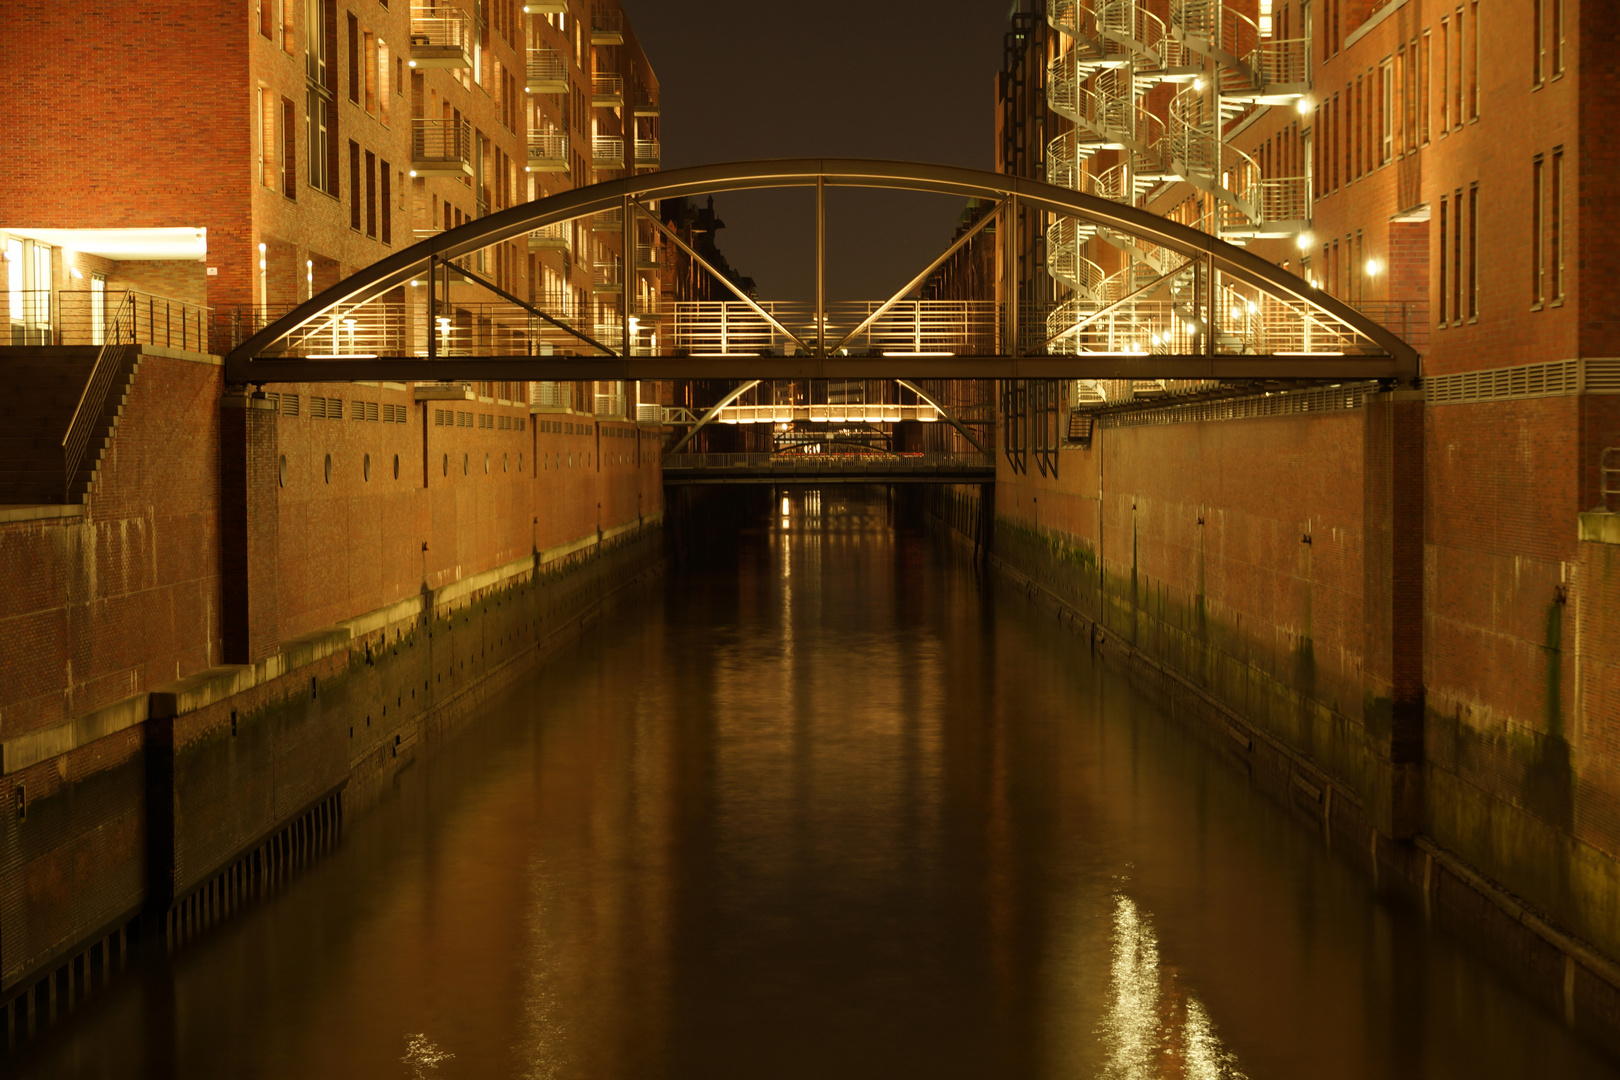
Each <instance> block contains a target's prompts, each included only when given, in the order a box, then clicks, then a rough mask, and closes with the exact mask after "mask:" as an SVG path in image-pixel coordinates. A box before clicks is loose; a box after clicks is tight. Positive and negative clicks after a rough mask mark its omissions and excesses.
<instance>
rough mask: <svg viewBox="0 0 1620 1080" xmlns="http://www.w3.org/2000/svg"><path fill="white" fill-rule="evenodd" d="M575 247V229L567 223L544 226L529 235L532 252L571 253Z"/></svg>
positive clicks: (560, 222) (561, 222)
mask: <svg viewBox="0 0 1620 1080" xmlns="http://www.w3.org/2000/svg"><path fill="white" fill-rule="evenodd" d="M573 246H574V231H573V227H572V225H571V223H569V222H566V221H559V222H558V223H557V224H555V225H544V226H542V227H540V228H538V229H535V230H534V231H533V232H531V233H530V234H529V250H530V251H571V250H572V249H573Z"/></svg>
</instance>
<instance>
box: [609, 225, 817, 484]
mask: <svg viewBox="0 0 1620 1080" xmlns="http://www.w3.org/2000/svg"><path fill="white" fill-rule="evenodd" d="M636 208H637V209H639V210H640V211H641V212H642V213H643V214H645V215H646V216H647V220H648V221H650V222H652V226H653V228H655V229H657V230H658V231H659V232H661V233H663V234H664V236H665V237H666V238H667V239H668V240H669V242H670V243H672V244H674V245H675V246H676V247H678V248H680V249H681V250H682V251H684V252H686V256H687V258H689V259H691V260H692V261H693V262H695V263H697V264H698V265H699V266H701V267H703V269H705V270H707V271H708V272H709V274H710V276H712V277H713V278H714V279H715V280H716V281H718V282H719V283H720V284H722V285H724V286H725V287H726V288H728V289H730V290H731V291H732V293H733V294H735V295H736V297H737V299H739V300H741V301H742V302H743V303H745V304H747V305H748V306H749V307H751V308H753V309H754V314H755V315H758V316H759V317H760V318H762V319H764V320H765V321H766V322H768V323H770V324H771V325H772V326H774V327H775V328H776V330H777V332H778V333H780V334H782V335H783V336H784V337H787V338H790V339H792V341H793V342H794V344H796V345H798V346H799V348H800V349H803V350H804V351H805V353H806V354H813V353H814V352H815V350H814V349H812V348H810V346H808V345H806V344H805V343H804V342H803V341H802V340H800V338H799V335H798V334H795V333H794V332H793V331H791V330H789V329H788V328H787V327H785V326H783V325H782V324H781V323H780V322H777V320H776V316H774V315H772V314H771V313H770V312H768V311H766V310H765V309H764V308H763V307H761V306H760V305H759V302H758V301H756V300H755V299H754V298H753V297H752V296H749V295H748V294H747V293H745V292H743V291H742V290H741V289H739V288H737V286H736V284H735V283H733V282H732V280H731V279H730V278H728V277H726V276H725V275H724V274H722V273H720V271H718V270H716V269H715V268H714V267H713V266H711V265H709V261H708V260H707V259H705V258H704V257H703V256H701V255H699V254H698V253H697V252H695V251H693V250H692V247H691V245H690V244H688V243H687V242H686V241H684V240H682V239H681V238H680V237H679V236H676V235H675V233H674V232H673V231H671V230H670V228H669V226H667V225H665V224H664V223H663V222H662V221H659V220H658V216H657V215H656V214H654V213H653V212H652V211H651V210H648V209H647V207H646V205H645V204H643V203H641V202H639V201H638V202H637V203H636ZM687 437H688V438H690V437H691V436H690V435H688V436H687ZM672 452H673V451H672Z"/></svg>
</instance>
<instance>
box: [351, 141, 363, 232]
mask: <svg viewBox="0 0 1620 1080" xmlns="http://www.w3.org/2000/svg"><path fill="white" fill-rule="evenodd" d="M362 190H363V189H362V188H361V187H360V146H359V144H357V143H355V142H353V141H352V140H351V141H350V143H349V228H351V229H355V230H359V228H360V193H361V191H362Z"/></svg>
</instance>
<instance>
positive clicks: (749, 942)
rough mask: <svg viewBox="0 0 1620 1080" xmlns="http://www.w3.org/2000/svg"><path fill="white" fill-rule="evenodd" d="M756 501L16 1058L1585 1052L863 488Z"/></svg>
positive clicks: (503, 1069) (1051, 1058)
mask: <svg viewBox="0 0 1620 1080" xmlns="http://www.w3.org/2000/svg"><path fill="white" fill-rule="evenodd" d="M782 498H783V493H781V492H777V493H774V494H772V495H771V496H770V497H769V501H766V499H765V498H761V499H760V502H759V505H758V511H759V516H758V521H759V526H758V528H757V529H753V530H750V531H748V532H747V533H746V534H744V535H741V536H737V537H732V538H730V539H729V540H726V541H723V542H719V543H717V544H716V545H715V547H714V549H713V550H712V552H710V553H709V556H708V557H707V558H706V559H705V560H703V561H701V562H700V563H699V564H698V565H695V566H692V567H689V568H687V569H685V570H682V571H681V572H678V573H676V574H673V575H672V576H671V577H670V578H669V580H668V582H667V584H666V586H665V587H664V588H662V589H659V590H654V591H653V592H652V593H650V594H649V595H648V597H647V599H646V602H645V603H641V604H637V605H633V606H627V607H625V608H622V609H620V610H618V611H617V612H615V613H613V614H611V615H609V616H608V617H606V618H604V619H603V620H602V622H601V623H599V624H598V625H597V627H596V628H595V629H593V630H592V631H590V632H589V633H587V634H586V635H585V637H584V638H583V639H582V640H580V641H579V642H578V643H577V644H576V645H573V646H570V647H568V648H567V649H565V650H563V651H562V652H561V653H559V654H558V655H556V656H555V657H554V658H553V659H551V660H550V661H548V663H547V664H546V666H545V667H544V669H543V670H542V671H541V672H540V673H538V674H537V675H536V677H534V678H533V679H531V680H529V681H527V682H525V683H523V684H522V685H521V686H518V687H517V688H515V689H514V690H513V691H512V692H511V693H510V694H508V695H506V696H505V697H503V698H500V699H497V700H495V701H492V702H491V703H490V705H489V706H488V711H489V712H490V713H491V714H492V715H491V717H490V719H489V720H488V721H486V722H480V723H477V724H473V725H469V726H467V727H465V728H463V729H462V730H461V731H460V733H459V734H458V735H457V736H456V737H455V739H454V741H452V742H451V743H449V744H448V745H446V746H445V747H443V748H442V749H440V750H439V751H438V752H437V753H435V754H433V755H430V756H428V757H426V758H425V759H424V760H423V761H421V762H418V763H417V764H416V765H414V766H413V767H411V768H409V769H408V770H406V772H405V773H403V774H402V775H401V776H400V777H399V778H398V781H397V783H396V784H395V786H394V790H393V791H392V792H390V793H389V794H388V795H387V796H385V797H384V798H383V800H382V801H381V803H380V804H379V805H378V806H377V807H376V808H375V809H373V810H370V811H367V812H365V813H363V814H358V815H355V816H354V817H353V818H351V820H350V821H349V822H348V824H347V826H346V829H347V831H346V834H345V836H344V838H343V842H342V844H341V845H340V846H339V848H338V850H337V851H336V852H335V853H334V854H333V855H332V856H330V857H329V858H326V859H323V860H322V861H320V862H319V863H317V864H315V865H314V866H312V867H311V868H310V869H309V870H308V871H306V872H304V873H302V874H300V875H299V876H297V877H296V878H294V879H293V880H292V881H291V882H290V884H289V885H288V887H287V888H286V890H285V891H284V892H282V893H281V894H280V895H279V896H277V897H276V898H275V899H274V900H273V901H271V902H269V903H266V904H262V905H258V906H254V907H250V908H249V909H247V910H246V911H244V912H243V913H242V915H241V916H240V917H238V918H235V919H233V920H232V921H231V922H229V923H227V924H226V925H224V926H222V927H221V928H219V929H218V930H217V931H214V932H212V933H210V934H209V935H207V936H205V937H204V938H203V939H201V941H200V942H199V944H198V945H197V946H196V947H194V948H189V949H188V950H187V951H186V952H184V953H182V954H180V955H179V956H178V957H177V958H175V959H174V961H173V962H172V964H165V963H163V962H161V961H157V960H152V961H143V962H142V965H141V967H140V969H139V970H138V971H137V973H136V975H135V976H134V977H132V978H130V979H127V980H125V981H124V982H123V983H122V984H120V985H119V986H117V987H115V989H114V990H113V992H111V993H110V994H108V995H107V996H106V997H105V998H104V999H103V1000H102V1001H100V1002H98V1003H95V1004H93V1005H92V1006H91V1007H89V1008H87V1009H85V1010H83V1011H82V1012H81V1013H80V1015H79V1016H78V1017H77V1018H76V1019H75V1021H74V1023H73V1025H72V1026H71V1028H68V1029H64V1031H65V1032H66V1034H64V1035H63V1036H62V1037H59V1038H55V1039H54V1040H53V1041H51V1042H50V1043H48V1044H47V1045H46V1046H45V1047H44V1048H43V1050H42V1052H41V1053H39V1054H36V1055H35V1056H34V1057H33V1058H32V1060H31V1061H30V1062H29V1063H28V1065H29V1068H27V1069H24V1070H22V1072H21V1075H28V1074H29V1073H30V1072H32V1073H35V1074H37V1075H73V1076H82V1077H91V1078H94V1077H123V1076H150V1077H154V1078H156V1077H164V1078H167V1077H179V1078H182V1080H190V1078H212V1077H216V1076H241V1077H252V1078H256V1077H266V1078H269V1077H300V1078H303V1077H309V1078H327V1077H331V1078H334V1080H335V1078H344V1080H348V1078H351V1077H370V1076H382V1077H407V1078H411V1077H418V1076H424V1077H427V1076H430V1077H444V1078H454V1077H480V1078H482V1077H525V1078H535V1080H574V1078H582V1080H583V1078H602V1077H635V1078H640V1077H651V1078H659V1077H665V1078H669V1080H685V1078H693V1080H697V1078H702V1080H730V1078H739V1080H741V1078H757V1077H771V1078H773V1080H775V1078H778V1077H781V1078H796V1077H804V1078H806V1080H810V1078H814V1080H827V1078H829V1077H830V1078H835V1080H860V1078H865V1077H874V1078H875V1077H882V1078H884V1080H889V1078H893V1077H900V1076H924V1077H928V1078H929V1080H946V1078H955V1077H961V1078H984V1077H997V1078H1002V1077H1005V1078H1032V1080H1033V1078H1040V1080H1059V1078H1062V1080H1068V1078H1077V1080H1093V1078H1096V1080H1138V1078H1141V1080H1172V1078H1174V1080H1240V1078H1243V1080H1273V1078H1275V1080H1300V1078H1306V1077H1309V1078H1311V1080H1352V1078H1368V1080H1371V1078H1380V1080H1381V1078H1384V1077H1423V1078H1434V1080H1452V1078H1456V1080H1463V1078H1468V1080H1475V1078H1496V1077H1502V1078H1506V1077H1519V1076H1527V1075H1547V1076H1572V1077H1573V1076H1581V1077H1588V1076H1590V1077H1602V1076H1613V1075H1615V1073H1614V1071H1613V1070H1612V1069H1611V1067H1610V1066H1609V1065H1607V1064H1606V1063H1604V1062H1603V1061H1602V1060H1601V1059H1599V1058H1598V1057H1596V1056H1595V1055H1593V1054H1592V1053H1591V1052H1590V1051H1589V1050H1588V1049H1587V1048H1586V1047H1585V1046H1584V1044H1582V1043H1580V1042H1579V1041H1577V1040H1575V1039H1574V1038H1572V1037H1571V1036H1570V1035H1569V1033H1568V1032H1566V1031H1565V1030H1564V1029H1563V1028H1562V1026H1561V1025H1560V1023H1559V1021H1558V1019H1557V1018H1556V1017H1551V1016H1549V1015H1548V1014H1546V1013H1545V1012H1543V1011H1542V1010H1540V1009H1538V1008H1537V1007H1535V1006H1533V1005H1531V1004H1529V1003H1528V1002H1526V1001H1525V1000H1524V999H1523V998H1522V997H1520V996H1518V995H1517V994H1515V993H1514V992H1512V991H1511V990H1510V989H1508V988H1506V987H1505V986H1504V984H1503V983H1502V981H1501V980H1499V979H1498V978H1497V977H1495V976H1494V975H1493V974H1492V973H1491V972H1490V970H1489V969H1487V968H1486V967H1484V966H1483V965H1481V964H1480V963H1478V962H1476V961H1475V960H1472V959H1470V957H1469V956H1468V955H1467V954H1466V953H1464V952H1463V951H1461V950H1459V949H1458V948H1457V947H1456V946H1455V945H1453V944H1452V943H1450V942H1449V941H1447V940H1446V939H1445V938H1444V937H1442V936H1440V935H1437V934H1434V933H1432V932H1430V931H1428V930H1427V929H1426V928H1425V927H1424V925H1423V922H1422V918H1421V915H1419V914H1414V913H1412V912H1410V911H1407V910H1406V909H1404V908H1401V907H1398V906H1391V905H1389V904H1385V903H1381V902H1379V901H1378V900H1377V899H1376V898H1374V897H1372V896H1371V895H1369V890H1368V888H1367V885H1366V883H1365V882H1364V881H1362V880H1361V879H1360V878H1358V877H1357V876H1356V875H1355V874H1354V873H1352V872H1350V871H1348V870H1347V869H1346V868H1344V867H1343V866H1341V865H1339V864H1338V863H1336V862H1334V860H1333V859H1332V858H1331V857H1330V856H1328V855H1327V854H1326V853H1325V852H1324V850H1323V847H1322V844H1321V842H1320V839H1319V838H1317V837H1315V836H1312V835H1310V834H1309V832H1308V831H1307V830H1305V829H1303V828H1301V827H1300V826H1299V824H1298V823H1297V822H1295V821H1294V820H1292V819H1291V818H1289V817H1288V816H1287V815H1286V814H1284V813H1282V812H1281V811H1279V810H1278V809H1277V808H1276V807H1275V806H1273V805H1272V804H1270V803H1269V802H1267V801H1266V800H1264V799H1263V798H1259V797H1257V796H1256V795H1255V794H1254V793H1253V791H1252V789H1250V788H1249V786H1248V784H1247V782H1246V780H1245V779H1244V778H1243V777H1242V776H1240V775H1238V774H1237V773H1235V772H1234V771H1232V770H1231V768H1230V767H1229V766H1228V765H1227V764H1225V763H1224V762H1222V761H1220V760H1218V759H1217V758H1216V757H1215V756H1213V755H1211V754H1210V752H1209V751H1208V750H1206V749H1204V748H1202V747H1200V746H1198V745H1196V744H1195V743H1193V742H1192V741H1191V740H1189V739H1188V738H1187V737H1186V735H1185V733H1184V732H1182V731H1180V730H1179V729H1178V728H1176V727H1175V726H1174V725H1172V724H1169V723H1167V722H1165V721H1164V719H1163V718H1162V717H1161V716H1160V715H1159V713H1158V712H1157V711H1156V710H1154V709H1153V708H1151V707H1149V706H1147V705H1145V704H1144V703H1143V702H1142V701H1141V699H1140V698H1138V697H1137V696H1136V695H1135V694H1133V693H1132V692H1131V691H1130V690H1129V688H1128V687H1127V686H1125V685H1124V684H1123V683H1121V682H1120V681H1119V680H1118V679H1116V678H1115V677H1113V676H1111V675H1109V674H1108V673H1106V672H1103V671H1099V670H1097V669H1095V668H1094V667H1093V666H1092V662H1091V659H1090V657H1089V656H1088V655H1087V654H1086V652H1085V651H1084V646H1083V643H1082V640H1081V639H1078V638H1075V637H1072V636H1070V635H1069V634H1068V633H1067V632H1065V631H1062V630H1060V629H1058V628H1057V627H1056V626H1055V625H1054V624H1053V623H1052V622H1051V621H1050V620H1049V619H1047V618H1046V617H1044V616H1042V615H1041V614H1039V613H1037V612H1035V611H1033V610H1032V609H1031V608H1030V607H1029V606H1028V605H1027V603H1026V602H1025V601H1024V600H1023V599H1022V598H1021V597H1018V596H1008V595H990V594H988V593H987V591H986V589H985V588H984V586H983V583H982V582H981V581H980V580H979V579H978V578H977V577H976V576H975V574H974V573H973V571H972V569H971V567H968V566H964V565H963V564H962V562H960V561H959V557H958V556H956V555H954V554H952V553H951V552H949V551H947V550H946V549H944V548H942V547H939V546H937V545H933V544H931V543H928V542H925V540H924V539H923V538H921V537H920V536H919V535H917V534H915V533H912V532H907V531H905V530H898V531H897V530H896V529H895V527H894V526H893V525H892V521H893V516H894V515H893V511H892V510H891V507H890V504H889V501H888V500H887V498H886V497H884V496H883V495H882V494H881V493H879V494H878V495H876V497H867V496H865V495H863V494H862V493H861V492H860V491H859V490H855V491H851V490H849V489H843V490H836V491H835V490H830V489H829V490H828V491H826V492H822V493H810V492H799V491H792V492H788V493H787V498H788V513H787V514H786V516H785V517H786V520H785V521H784V516H783V515H782V514H781V512H780V511H781V499H782ZM412 1038H414V1039H416V1040H419V1041H416V1042H407V1041H406V1040H409V1039H412ZM402 1047H404V1049H405V1056H404V1057H403V1058H402V1057H401V1049H402Z"/></svg>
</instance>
